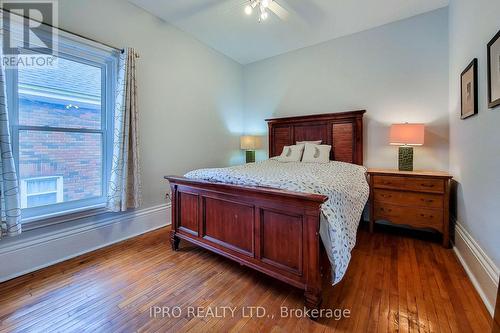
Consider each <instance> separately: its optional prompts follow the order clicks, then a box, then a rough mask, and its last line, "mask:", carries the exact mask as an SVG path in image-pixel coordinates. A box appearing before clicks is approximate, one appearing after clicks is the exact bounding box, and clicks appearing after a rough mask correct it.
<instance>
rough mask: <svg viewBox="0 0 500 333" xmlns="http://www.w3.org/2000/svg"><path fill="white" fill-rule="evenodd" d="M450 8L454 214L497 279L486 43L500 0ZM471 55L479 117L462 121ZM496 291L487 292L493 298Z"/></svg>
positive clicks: (496, 120) (494, 136)
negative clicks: (489, 262) (465, 74)
mask: <svg viewBox="0 0 500 333" xmlns="http://www.w3.org/2000/svg"><path fill="white" fill-rule="evenodd" d="M449 11H450V72H449V73H450V77H449V87H450V91H449V96H450V109H449V112H450V114H449V118H450V170H451V173H452V174H453V176H454V177H455V180H456V181H457V182H458V189H457V213H456V215H457V216H456V218H457V222H458V223H459V224H460V225H461V226H462V227H463V228H464V229H465V230H466V231H467V232H468V233H469V234H470V235H471V237H472V238H473V239H475V241H476V242H477V243H478V245H479V246H480V247H481V248H482V250H483V251H484V252H485V253H486V255H487V256H488V257H489V258H491V260H492V261H493V263H494V264H495V266H496V267H497V273H496V278H497V279H498V267H500V240H499V237H500V217H499V213H500V175H499V173H498V172H499V171H500V135H499V134H498V131H499V124H500V108H499V107H497V108H496V109H493V110H491V109H488V105H487V79H486V73H487V63H486V44H487V43H488V42H489V41H490V40H491V38H492V37H493V36H494V35H495V33H496V32H497V31H498V30H499V29H500V19H499V13H500V1H498V0H474V1H470V0H452V1H451V3H450V9H449ZM473 58H478V61H479V66H478V72H479V82H478V84H479V115H477V116H474V117H472V118H469V119H466V120H461V119H460V73H461V72H462V71H463V69H465V67H466V66H467V65H468V64H469V63H470V62H471V61H472V59H473ZM496 283H498V281H496ZM495 292H496V290H494V289H493V290H490V291H489V294H490V295H491V298H493V299H494V297H495ZM493 304H494V303H493Z"/></svg>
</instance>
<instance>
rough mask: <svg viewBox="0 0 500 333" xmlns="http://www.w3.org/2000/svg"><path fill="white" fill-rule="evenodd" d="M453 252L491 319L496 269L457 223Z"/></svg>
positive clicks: (497, 275) (496, 282)
mask: <svg viewBox="0 0 500 333" xmlns="http://www.w3.org/2000/svg"><path fill="white" fill-rule="evenodd" d="M453 250H454V251H455V254H456V255H457V257H458V260H459V261H460V263H461V264H462V266H463V267H464V269H465V271H466V272H467V275H468V276H469V278H470V280H471V281H472V284H473V285H474V287H475V288H476V290H477V292H478V293H479V296H480V297H481V299H482V300H483V302H484V304H485V306H486V308H487V309H488V311H489V312H490V314H491V316H492V317H493V313H494V311H495V300H496V296H497V289H498V278H499V270H498V267H496V266H495V264H494V263H493V261H492V260H491V259H490V258H489V257H488V256H487V255H486V253H485V252H484V251H483V250H482V249H481V247H480V246H479V244H478V243H477V242H476V241H475V240H474V239H473V238H472V236H471V235H470V234H469V232H468V231H467V230H466V229H465V228H464V227H463V226H462V225H461V224H460V223H458V222H456V223H455V244H454V246H453Z"/></svg>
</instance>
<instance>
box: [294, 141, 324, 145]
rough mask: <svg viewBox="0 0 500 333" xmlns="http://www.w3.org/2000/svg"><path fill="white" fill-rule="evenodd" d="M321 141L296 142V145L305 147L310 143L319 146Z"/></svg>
mask: <svg viewBox="0 0 500 333" xmlns="http://www.w3.org/2000/svg"><path fill="white" fill-rule="evenodd" d="M321 142H323V141H321V140H318V141H297V144H298V145H305V144H306V143H311V144H313V145H320V144H321Z"/></svg>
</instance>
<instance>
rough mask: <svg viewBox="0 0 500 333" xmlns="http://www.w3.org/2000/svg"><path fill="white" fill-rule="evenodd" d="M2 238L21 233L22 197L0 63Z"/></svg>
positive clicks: (2, 69) (2, 70)
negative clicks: (13, 152)
mask: <svg viewBox="0 0 500 333" xmlns="http://www.w3.org/2000/svg"><path fill="white" fill-rule="evenodd" d="M0 175H1V177H0V192H1V194H0V197H1V198H0V199H1V208H0V209H1V220H2V222H1V223H2V226H1V230H0V238H2V237H5V236H15V235H18V234H20V233H21V199H20V196H19V183H18V182H17V174H16V167H15V163H14V157H13V156H12V145H11V136H10V128H9V113H8V110H7V95H6V88H5V75H4V68H3V66H2V65H1V64H0Z"/></svg>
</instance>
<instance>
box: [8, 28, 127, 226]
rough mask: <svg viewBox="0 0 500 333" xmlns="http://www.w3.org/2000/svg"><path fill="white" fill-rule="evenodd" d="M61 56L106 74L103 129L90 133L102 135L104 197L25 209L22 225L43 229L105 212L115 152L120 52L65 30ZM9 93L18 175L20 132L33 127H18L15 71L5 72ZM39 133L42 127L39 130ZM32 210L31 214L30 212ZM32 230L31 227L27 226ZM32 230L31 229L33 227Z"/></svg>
mask: <svg viewBox="0 0 500 333" xmlns="http://www.w3.org/2000/svg"><path fill="white" fill-rule="evenodd" d="M57 43H58V45H57V54H56V56H58V57H64V58H69V59H74V60H76V61H79V62H83V63H89V64H92V65H94V66H95V65H97V66H100V67H101V68H102V69H103V71H102V73H103V81H102V82H103V83H104V84H103V85H102V94H101V96H102V106H103V112H102V115H101V116H102V118H101V124H102V127H101V129H100V130H97V131H94V130H89V131H90V132H100V133H102V138H103V140H102V152H103V160H102V168H103V171H102V191H101V193H102V195H101V196H100V197H96V198H91V199H85V200H77V201H70V202H67V203H64V202H63V203H58V204H54V205H48V206H42V207H37V208H36V209H23V218H22V221H23V223H27V224H29V223H32V222H37V223H33V224H32V225H33V227H34V226H35V225H37V227H42V226H44V225H45V222H44V221H46V224H53V223H54V220H57V221H66V220H67V221H70V220H75V219H77V218H81V216H84V217H85V216H91V215H97V214H102V213H104V212H106V209H105V207H106V197H107V190H108V189H107V184H108V180H109V176H110V170H111V163H112V153H113V142H112V140H113V119H114V115H113V111H114V103H115V100H114V91H115V80H116V77H117V72H118V56H117V54H118V51H117V50H115V49H112V48H110V47H108V46H105V45H102V44H99V43H96V42H94V41H91V40H88V39H85V38H83V37H80V36H76V35H73V34H70V33H67V32H65V31H60V30H59V31H58V40H57ZM6 84H7V94H8V96H9V98H8V101H9V105H8V109H9V118H10V122H11V126H10V127H11V133H12V137H13V140H12V141H13V142H12V145H13V153H14V158H15V161H16V168H17V171H18V175H19V143H18V140H19V130H21V129H22V130H29V129H30V126H22V128H21V127H20V126H19V124H18V112H17V111H18V99H17V89H18V85H17V73H16V71H15V70H11V69H8V70H6ZM37 129H38V130H40V127H38V128H37ZM43 130H44V131H61V130H63V131H64V132H82V130H80V129H68V128H64V129H59V128H51V127H46V128H45V127H44V128H43ZM21 186H22V183H21ZM29 210H31V211H32V212H28V211H29ZM28 228H30V227H28ZM30 229H31V228H30Z"/></svg>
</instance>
